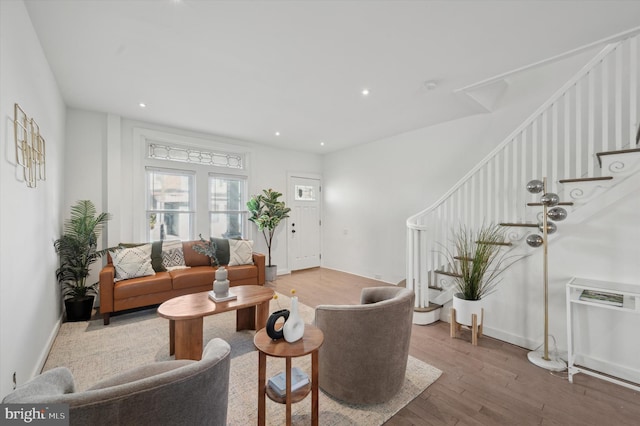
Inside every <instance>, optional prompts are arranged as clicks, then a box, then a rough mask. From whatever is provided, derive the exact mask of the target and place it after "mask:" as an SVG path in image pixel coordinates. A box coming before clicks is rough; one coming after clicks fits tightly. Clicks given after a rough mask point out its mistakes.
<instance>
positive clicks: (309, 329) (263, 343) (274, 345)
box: [253, 324, 324, 426]
mask: <svg viewBox="0 0 640 426" xmlns="http://www.w3.org/2000/svg"><path fill="white" fill-rule="evenodd" d="M322 342H324V334H323V333H322V330H320V329H318V328H316V327H315V326H313V325H311V324H305V325H304V335H303V336H302V339H300V340H298V341H297V342H293V343H289V342H287V341H286V340H284V339H278V340H272V339H271V338H270V337H269V336H268V335H267V332H266V330H265V329H264V328H263V329H262V330H260V331H258V332H257V333H256V335H255V336H254V338H253V344H254V345H255V347H256V348H258V425H260V426H264V425H265V421H266V398H265V396H266V395H268V396H269V399H271V400H272V401H275V402H279V403H281V404H286V406H287V426H288V425H291V404H293V403H295V402H298V401H301V400H303V399H304V398H305V397H306V396H307V395H308V394H309V391H311V424H312V425H314V426H317V425H318V349H319V348H320V346H322ZM308 354H311V383H310V384H308V385H306V386H303V387H302V388H300V389H298V390H296V391H295V392H291V358H296V357H299V356H304V355H308ZM267 355H269V356H273V357H278V358H286V364H287V365H286V375H287V380H286V382H287V394H286V396H285V397H281V396H279V395H278V394H277V393H275V392H274V391H273V390H272V389H271V388H270V387H269V386H267V378H266V375H267Z"/></svg>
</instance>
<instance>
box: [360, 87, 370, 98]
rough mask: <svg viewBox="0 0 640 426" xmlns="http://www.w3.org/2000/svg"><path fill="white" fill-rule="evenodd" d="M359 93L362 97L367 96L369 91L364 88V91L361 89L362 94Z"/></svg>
mask: <svg viewBox="0 0 640 426" xmlns="http://www.w3.org/2000/svg"><path fill="white" fill-rule="evenodd" d="M360 93H362V96H369V89H367V88H364V89H362V92H360Z"/></svg>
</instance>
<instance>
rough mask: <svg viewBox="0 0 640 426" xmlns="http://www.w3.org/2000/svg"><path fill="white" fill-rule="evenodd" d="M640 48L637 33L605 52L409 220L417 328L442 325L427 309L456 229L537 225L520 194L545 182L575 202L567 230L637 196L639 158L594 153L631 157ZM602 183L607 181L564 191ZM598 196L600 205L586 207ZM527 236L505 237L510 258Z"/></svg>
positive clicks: (441, 292)
mask: <svg viewBox="0 0 640 426" xmlns="http://www.w3.org/2000/svg"><path fill="white" fill-rule="evenodd" d="M639 45H640V41H639V37H638V35H637V33H636V34H633V35H632V36H630V37H628V38H625V39H623V40H620V41H618V42H616V43H612V44H609V45H607V46H606V47H605V48H604V49H603V50H602V51H600V52H599V53H598V54H597V55H596V56H595V57H594V58H593V59H592V60H591V61H590V62H589V63H588V64H586V65H585V66H584V67H583V68H582V70H581V71H580V72H579V73H577V74H576V75H575V76H574V77H573V78H572V79H571V80H570V81H568V82H567V83H566V84H565V85H564V86H563V87H561V88H560V89H559V90H558V91H557V92H556V93H555V94H554V95H553V96H552V97H551V98H550V99H549V100H548V101H547V102H545V103H544V104H543V105H542V106H541V107H540V108H539V109H538V110H537V111H536V112H535V113H534V114H532V115H531V117H530V118H529V119H527V120H526V121H525V122H524V123H522V125H521V126H519V127H518V128H517V129H516V130H515V131H514V132H513V133H511V134H510V135H509V136H508V137H507V138H506V139H505V140H504V141H503V142H502V143H501V144H500V145H498V147H497V148H496V149H494V151H493V152H492V153H491V154H490V155H489V156H487V157H486V158H485V160H484V161H482V162H481V163H479V164H478V165H477V166H476V167H475V168H474V169H473V170H471V171H470V172H469V173H468V174H467V175H466V176H465V177H464V178H463V179H461V180H460V181H459V182H458V183H457V184H456V185H455V186H454V187H453V188H452V189H451V190H450V191H448V192H447V193H446V194H445V195H444V196H443V197H442V198H441V199H440V200H439V201H437V202H436V203H435V204H434V205H432V206H431V207H429V208H428V209H426V210H424V211H422V212H420V213H418V214H416V215H414V216H412V217H410V218H409V219H408V220H407V286H408V287H410V288H413V289H414V290H415V292H416V315H415V316H414V318H415V322H416V323H423V324H424V323H429V322H433V321H435V320H437V319H439V317H440V313H439V312H438V310H437V309H436V310H434V311H432V312H431V313H429V312H427V311H428V308H429V306H430V304H431V305H433V304H434V302H435V304H436V305H443V304H444V303H446V302H447V301H448V300H450V298H451V290H448V291H447V289H448V288H450V283H451V280H450V278H447V276H446V275H442V274H438V273H436V270H438V269H441V268H442V267H443V266H445V265H446V259H445V257H444V253H445V252H446V250H447V249H451V248H452V247H451V245H452V244H451V240H452V238H451V232H452V231H453V230H455V229H457V228H458V227H459V226H460V225H461V224H464V225H466V226H468V227H470V228H472V229H475V228H477V227H478V226H480V225H482V223H501V222H510V223H522V222H530V223H534V224H535V223H536V222H537V217H536V216H537V214H538V213H539V211H540V209H539V208H536V207H535V206H529V205H527V204H528V203H532V202H535V201H538V200H537V199H536V198H537V197H536V196H535V195H531V194H529V193H527V191H526V189H525V186H526V183H527V182H528V181H529V180H531V179H541V178H542V177H546V178H547V180H548V190H549V191H551V192H556V193H558V194H559V195H560V198H561V201H567V202H572V203H573V205H571V206H569V207H568V210H569V215H570V216H573V219H572V220H573V223H576V221H577V220H578V219H579V220H585V219H586V218H588V217H589V216H591V215H594V214H596V213H597V212H598V211H599V210H602V209H603V208H605V207H606V206H607V203H608V204H611V203H614V202H615V201H616V200H619V199H620V198H622V197H624V195H625V193H626V192H628V191H632V190H633V189H634V185H635V183H634V182H635V181H630V180H628V178H629V176H632V175H633V174H634V173H635V172H637V169H638V166H637V164H636V163H634V161H635V159H633V158H631V160H629V159H628V158H629V157H634V156H637V155H640V154H637V153H625V154H621V155H624V156H625V158H626V159H625V160H619V158H620V155H604V156H598V155H596V154H597V153H604V152H611V151H621V150H629V149H635V148H636V137H637V131H638V125H639V121H640V120H639V116H640V114H639V107H638V100H639V98H640V89H639V81H640V75H639V66H638V58H639V56H640V51H639V49H640V47H639ZM634 164H636V165H634ZM603 166H604V167H603ZM612 175H613V176H612ZM605 176H606V177H608V176H612V179H607V180H606V181H592V182H586V183H585V182H572V181H571V182H566V183H561V181H562V180H567V179H576V178H586V177H588V178H593V177H605ZM615 188H617V189H615ZM625 191H626V192H625ZM603 193H607V194H610V195H607V196H606V197H605V196H602V194H603ZM594 197H598V199H599V202H598V203H593V202H590V200H592V199H593V198H594ZM602 200H605V201H606V202H602ZM531 231H532V229H528V228H522V227H510V228H509V232H508V238H509V241H510V242H512V243H514V247H516V248H515V249H516V250H518V249H519V250H523V251H524V250H527V248H525V247H522V246H523V244H522V243H523V241H524V237H525V236H526V235H527V234H528V233H530V232H531ZM533 231H535V229H533ZM439 288H440V289H439ZM436 308H437V306H436ZM443 317H445V318H446V316H444V315H443Z"/></svg>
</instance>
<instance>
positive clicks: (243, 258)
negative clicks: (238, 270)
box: [229, 240, 253, 266]
mask: <svg viewBox="0 0 640 426" xmlns="http://www.w3.org/2000/svg"><path fill="white" fill-rule="evenodd" d="M234 265H253V241H251V240H229V266H234Z"/></svg>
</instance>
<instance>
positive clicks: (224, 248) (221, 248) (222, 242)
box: [211, 237, 229, 265]
mask: <svg viewBox="0 0 640 426" xmlns="http://www.w3.org/2000/svg"><path fill="white" fill-rule="evenodd" d="M211 241H213V242H214V243H215V244H216V259H218V265H228V264H229V240H227V239H226V238H215V237H211Z"/></svg>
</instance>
